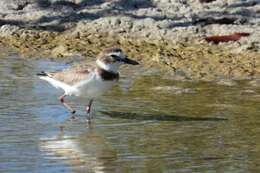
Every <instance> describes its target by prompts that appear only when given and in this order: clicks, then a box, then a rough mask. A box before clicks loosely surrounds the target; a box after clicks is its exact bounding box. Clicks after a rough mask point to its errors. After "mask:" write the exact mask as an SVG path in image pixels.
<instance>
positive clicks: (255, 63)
mask: <svg viewBox="0 0 260 173" xmlns="http://www.w3.org/2000/svg"><path fill="white" fill-rule="evenodd" d="M47 2H48V3H47ZM259 6H260V4H259V3H258V2H257V1H254V2H253V1H252V2H244V1H237V0H230V1H228V2H222V1H214V0H212V1H210V2H206V1H205V2H204V1H200V2H199V1H198V2H197V1H187V2H183V1H172V0H169V1H164V0H151V1H143V0H142V1H124V0H112V1H84V0H59V1H56V0H20V1H16V0H3V1H1V2H0V10H1V13H0V42H1V43H2V44H4V45H6V46H10V47H12V48H15V50H16V51H17V52H18V53H19V54H21V55H24V56H25V57H30V56H34V55H42V56H43V57H53V58H57V57H58V58H59V57H60V58H62V57H73V56H75V55H78V56H81V57H84V58H88V57H95V56H96V55H97V54H98V53H99V52H100V50H101V49H104V48H107V47H115V46H119V47H121V48H122V49H124V51H126V52H127V54H129V56H132V57H135V58H136V60H138V61H141V63H142V64H144V65H145V66H148V67H149V66H153V67H156V68H158V69H160V70H161V71H162V72H164V73H167V74H170V76H172V78H173V79H175V80H194V81H197V80H202V81H214V80H219V79H231V80H232V79H234V80H243V79H255V78H259V77H260V51H259V47H260V41H259V40H260V27H259V23H260V20H259V15H258V11H259V10H258V9H259ZM235 33H241V35H242V36H243V37H241V38H240V35H239V34H235ZM229 34H231V35H229ZM232 34H235V35H233V36H232ZM216 35H220V36H222V38H221V39H222V40H225V39H227V38H231V40H232V39H233V40H234V41H229V42H223V43H222V42H221V43H218V44H214V43H212V42H208V41H209V40H210V39H215V36H216ZM217 39H219V40H221V39H220V38H217ZM207 40H208V41H207Z"/></svg>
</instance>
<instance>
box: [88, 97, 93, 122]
mask: <svg viewBox="0 0 260 173" xmlns="http://www.w3.org/2000/svg"><path fill="white" fill-rule="evenodd" d="M92 103H93V99H90V101H89V103H88V106H87V107H86V111H87V121H88V122H90V119H91V115H90V112H91V105H92Z"/></svg>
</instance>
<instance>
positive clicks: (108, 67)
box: [96, 59, 119, 74]
mask: <svg viewBox="0 0 260 173" xmlns="http://www.w3.org/2000/svg"><path fill="white" fill-rule="evenodd" d="M96 63H97V66H98V67H99V68H101V69H103V70H105V71H107V72H111V73H115V74H117V73H118V68H119V65H118V64H110V63H109V64H106V63H104V62H102V61H100V60H99V59H98V60H97V61H96Z"/></svg>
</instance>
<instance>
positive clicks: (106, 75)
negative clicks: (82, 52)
mask: <svg viewBox="0 0 260 173" xmlns="http://www.w3.org/2000/svg"><path fill="white" fill-rule="evenodd" d="M98 74H99V75H100V76H101V78H102V79H103V80H106V81H113V80H116V81H117V80H118V79H119V73H113V72H110V71H106V70H104V69H101V68H98Z"/></svg>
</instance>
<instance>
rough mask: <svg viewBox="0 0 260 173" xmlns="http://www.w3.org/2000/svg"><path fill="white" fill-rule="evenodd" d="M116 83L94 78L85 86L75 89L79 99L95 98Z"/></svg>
mask: <svg viewBox="0 0 260 173" xmlns="http://www.w3.org/2000/svg"><path fill="white" fill-rule="evenodd" d="M115 83H116V81H104V80H102V79H100V78H94V79H93V80H91V81H90V82H88V83H87V84H86V85H82V86H80V87H78V88H77V90H78V94H77V95H78V96H80V97H87V98H96V97H98V96H101V95H102V94H104V92H106V91H107V90H109V89H110V88H112V86H113V85H114V84H115Z"/></svg>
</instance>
